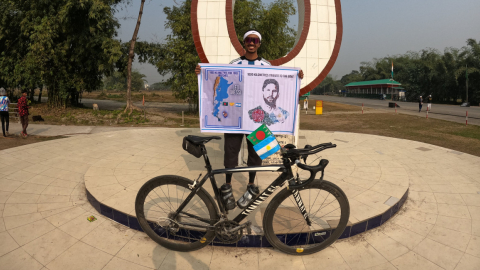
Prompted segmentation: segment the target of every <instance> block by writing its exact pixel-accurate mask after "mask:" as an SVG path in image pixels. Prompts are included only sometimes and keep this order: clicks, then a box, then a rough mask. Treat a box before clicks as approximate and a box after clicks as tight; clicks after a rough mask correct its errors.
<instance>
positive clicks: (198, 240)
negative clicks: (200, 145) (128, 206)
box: [135, 175, 218, 251]
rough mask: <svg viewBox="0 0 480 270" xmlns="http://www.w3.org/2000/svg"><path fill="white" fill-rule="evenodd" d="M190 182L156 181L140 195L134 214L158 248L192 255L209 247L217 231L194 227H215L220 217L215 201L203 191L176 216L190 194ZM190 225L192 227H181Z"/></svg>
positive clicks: (181, 179) (178, 179)
mask: <svg viewBox="0 0 480 270" xmlns="http://www.w3.org/2000/svg"><path fill="white" fill-rule="evenodd" d="M189 184H193V182H192V181H190V180H189V179H187V178H184V177H180V176H173V175H165V176H158V177H155V178H153V179H151V180H149V181H148V182H146V183H145V184H144V185H143V186H142V187H141V188H140V190H139V191H138V194H137V197H136V200H135V212H136V215H137V219H138V221H139V223H140V226H141V227H142V229H143V231H144V232H145V233H146V234H147V235H148V236H150V238H152V239H153V240H154V241H155V242H157V243H158V244H160V245H162V246H164V247H166V248H169V249H172V250H176V251H193V250H197V249H200V248H202V247H204V246H206V245H208V244H209V243H210V242H211V241H212V240H213V238H214V237H215V231H214V230H206V229H201V228H198V227H195V226H193V225H200V226H208V225H214V224H215V223H216V221H217V220H218V215H217V212H216V208H215V205H214V201H213V199H212V197H211V196H210V195H209V194H208V193H207V192H206V191H205V190H204V189H203V188H200V189H199V190H198V191H197V193H196V194H195V195H194V197H193V198H192V199H191V200H190V202H189V203H188V204H187V205H186V206H185V208H184V209H183V211H182V212H181V213H180V214H179V215H178V216H177V218H176V219H175V220H173V219H172V218H173V213H175V212H176V210H177V209H178V207H179V206H180V205H181V204H182V202H183V201H184V200H185V199H186V198H187V196H188V195H189V194H190V193H191V190H190V189H189V187H188V185H189ZM179 223H182V224H186V223H188V224H190V226H183V225H182V226H180V225H179Z"/></svg>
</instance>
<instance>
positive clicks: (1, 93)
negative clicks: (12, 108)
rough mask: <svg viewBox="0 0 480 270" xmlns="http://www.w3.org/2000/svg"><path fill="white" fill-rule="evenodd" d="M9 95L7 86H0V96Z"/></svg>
mask: <svg viewBox="0 0 480 270" xmlns="http://www.w3.org/2000/svg"><path fill="white" fill-rule="evenodd" d="M6 95H7V91H5V88H3V87H2V88H0V96H6Z"/></svg>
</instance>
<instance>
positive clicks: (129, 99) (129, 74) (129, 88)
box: [125, 0, 145, 113]
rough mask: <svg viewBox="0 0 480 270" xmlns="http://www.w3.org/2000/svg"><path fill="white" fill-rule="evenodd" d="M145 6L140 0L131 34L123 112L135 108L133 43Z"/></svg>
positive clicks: (143, 0)
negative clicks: (133, 97) (133, 29)
mask: <svg viewBox="0 0 480 270" xmlns="http://www.w3.org/2000/svg"><path fill="white" fill-rule="evenodd" d="M144 5H145V0H142V2H141V4H140V11H139V12H138V19H137V25H136V26H135V31H134V32H133V37H132V40H131V41H130V50H129V52H128V64H127V106H126V107H125V112H126V111H127V110H130V113H132V110H133V108H134V107H135V106H133V102H132V93H131V92H132V62H133V57H134V56H135V52H134V49H135V42H136V41H137V35H138V30H139V29H140V23H141V21H142V14H143V6H144Z"/></svg>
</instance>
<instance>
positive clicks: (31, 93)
mask: <svg viewBox="0 0 480 270" xmlns="http://www.w3.org/2000/svg"><path fill="white" fill-rule="evenodd" d="M34 94H35V88H34V89H32V90H31V91H30V97H29V98H28V99H29V100H30V101H32V102H33V101H34V100H33V95H34Z"/></svg>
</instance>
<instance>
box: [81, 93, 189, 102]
mask: <svg viewBox="0 0 480 270" xmlns="http://www.w3.org/2000/svg"><path fill="white" fill-rule="evenodd" d="M126 94H127V93H126V92H118V91H111V92H110V91H108V92H102V91H94V92H90V93H88V92H85V93H83V94H82V97H83V98H88V99H102V100H115V101H126V100H127V98H126ZM143 96H145V101H146V102H162V103H182V102H183V100H181V99H176V98H175V97H174V96H173V95H172V91H140V92H136V91H135V92H132V100H133V101H142V100H143Z"/></svg>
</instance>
